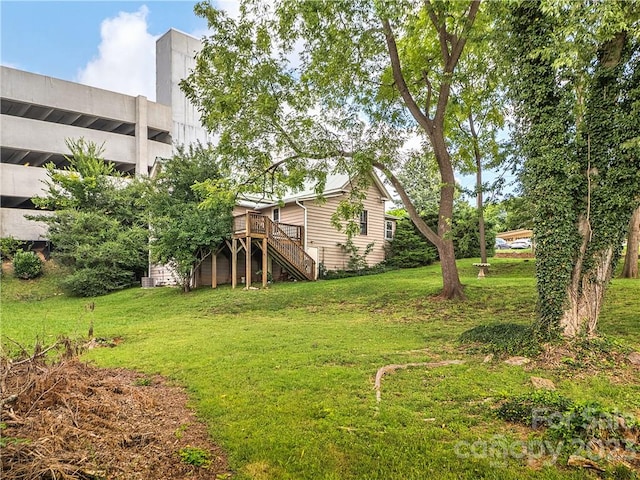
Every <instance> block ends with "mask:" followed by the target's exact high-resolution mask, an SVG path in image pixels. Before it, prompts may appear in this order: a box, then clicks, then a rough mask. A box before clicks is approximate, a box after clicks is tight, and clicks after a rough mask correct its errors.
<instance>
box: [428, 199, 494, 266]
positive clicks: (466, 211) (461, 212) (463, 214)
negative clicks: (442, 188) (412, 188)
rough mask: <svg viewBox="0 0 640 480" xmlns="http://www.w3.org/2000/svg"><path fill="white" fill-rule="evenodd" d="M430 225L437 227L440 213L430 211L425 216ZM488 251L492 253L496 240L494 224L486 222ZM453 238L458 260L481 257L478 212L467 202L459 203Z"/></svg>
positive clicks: (453, 222) (452, 225) (452, 231)
mask: <svg viewBox="0 0 640 480" xmlns="http://www.w3.org/2000/svg"><path fill="white" fill-rule="evenodd" d="M423 218H424V221H425V222H426V223H427V224H428V225H432V226H436V225H437V222H438V220H437V218H438V212H437V211H433V210H432V211H430V212H427V213H426V214H425V215H424V217H423ZM486 228H487V231H486V235H485V242H486V249H487V251H488V252H490V253H492V252H493V250H494V246H495V245H494V243H495V240H496V235H495V231H494V230H493V222H492V221H491V220H487V221H486ZM450 235H451V238H452V241H453V245H454V247H455V252H456V254H455V255H456V258H476V257H479V256H480V232H479V228H478V210H477V209H476V208H473V207H472V206H470V205H469V204H468V203H466V202H457V203H456V205H455V209H454V216H453V220H452V222H451V233H450Z"/></svg>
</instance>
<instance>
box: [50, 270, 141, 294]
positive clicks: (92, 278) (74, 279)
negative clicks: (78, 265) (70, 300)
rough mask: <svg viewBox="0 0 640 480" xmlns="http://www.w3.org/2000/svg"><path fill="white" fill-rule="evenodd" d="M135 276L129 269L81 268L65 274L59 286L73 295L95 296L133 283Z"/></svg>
mask: <svg viewBox="0 0 640 480" xmlns="http://www.w3.org/2000/svg"><path fill="white" fill-rule="evenodd" d="M134 281H135V278H134V277H133V275H132V274H131V272H130V271H127V270H123V269H120V268H117V267H114V268H111V269H108V268H106V267H104V266H100V267H96V268H82V269H79V270H76V271H75V272H73V273H72V274H70V275H68V276H66V277H65V278H64V279H63V280H62V281H61V282H60V284H61V286H62V288H63V289H64V290H66V291H67V292H68V293H69V294H70V295H72V296H75V297H97V296H100V295H106V294H107V293H109V292H113V291H116V290H122V289H123V288H127V287H130V286H132V285H133V283H134Z"/></svg>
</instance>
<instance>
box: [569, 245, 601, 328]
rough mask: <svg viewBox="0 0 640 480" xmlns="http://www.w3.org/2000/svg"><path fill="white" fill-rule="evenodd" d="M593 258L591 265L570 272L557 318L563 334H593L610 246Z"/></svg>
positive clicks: (596, 322) (596, 324)
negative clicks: (564, 303) (571, 279)
mask: <svg viewBox="0 0 640 480" xmlns="http://www.w3.org/2000/svg"><path fill="white" fill-rule="evenodd" d="M593 260H594V265H593V267H592V268H590V269H589V270H587V271H582V270H581V271H580V272H575V271H574V274H575V275H577V276H576V278H575V279H574V280H575V282H572V284H571V285H570V286H569V288H568V289H567V303H568V305H567V309H566V310H565V311H564V315H563V316H562V318H561V319H560V328H561V329H562V334H563V335H564V336H565V337H568V338H575V337H577V336H580V335H584V336H586V337H594V336H595V335H596V330H597V327H598V317H599V316H600V309H601V308H602V303H603V300H604V293H605V291H606V289H607V285H608V284H609V281H610V280H611V276H612V273H613V248H609V249H607V250H605V251H602V252H598V253H597V254H596V255H594V256H593ZM580 263H582V261H581V262H580Z"/></svg>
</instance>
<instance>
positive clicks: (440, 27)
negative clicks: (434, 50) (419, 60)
mask: <svg viewBox="0 0 640 480" xmlns="http://www.w3.org/2000/svg"><path fill="white" fill-rule="evenodd" d="M424 5H425V7H426V9H427V12H428V13H429V18H430V19H431V23H432V24H433V26H434V27H436V31H437V32H438V41H439V42H440V52H441V53H442V60H443V61H444V65H447V64H448V63H449V57H450V54H449V44H448V35H447V26H446V23H445V22H444V21H443V20H441V19H440V18H438V15H437V14H436V12H435V10H434V9H433V5H432V4H431V0H425V2H424Z"/></svg>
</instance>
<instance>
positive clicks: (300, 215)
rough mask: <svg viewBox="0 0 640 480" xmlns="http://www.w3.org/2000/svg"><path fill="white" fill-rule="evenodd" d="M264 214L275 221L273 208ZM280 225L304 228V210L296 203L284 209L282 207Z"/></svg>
mask: <svg viewBox="0 0 640 480" xmlns="http://www.w3.org/2000/svg"><path fill="white" fill-rule="evenodd" d="M275 208H278V207H275ZM263 213H264V214H265V215H269V218H271V219H273V208H269V209H267V210H265V211H264V212H263ZM280 223H288V224H290V225H303V226H304V210H303V209H302V208H301V207H300V206H299V205H296V204H295V203H289V204H287V205H285V206H284V207H280Z"/></svg>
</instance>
